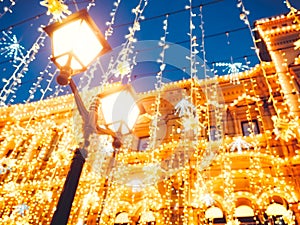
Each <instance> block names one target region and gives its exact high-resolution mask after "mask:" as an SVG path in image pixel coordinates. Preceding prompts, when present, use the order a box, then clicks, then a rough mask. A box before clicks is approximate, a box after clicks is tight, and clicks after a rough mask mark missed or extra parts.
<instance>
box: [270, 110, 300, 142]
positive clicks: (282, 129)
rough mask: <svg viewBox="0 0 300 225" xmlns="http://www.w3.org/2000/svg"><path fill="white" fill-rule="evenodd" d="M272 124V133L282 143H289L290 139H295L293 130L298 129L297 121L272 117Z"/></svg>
mask: <svg viewBox="0 0 300 225" xmlns="http://www.w3.org/2000/svg"><path fill="white" fill-rule="evenodd" d="M272 120H273V122H274V133H275V135H276V139H278V138H281V139H282V140H284V141H286V142H287V141H289V140H290V138H295V137H296V133H295V130H296V129H297V128H298V127H299V124H298V122H297V121H293V120H291V121H290V120H289V119H287V118H279V117H277V116H272Z"/></svg>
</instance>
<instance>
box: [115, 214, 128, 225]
mask: <svg viewBox="0 0 300 225" xmlns="http://www.w3.org/2000/svg"><path fill="white" fill-rule="evenodd" d="M115 223H118V224H124V223H130V219H129V216H128V213H126V212H122V213H120V214H118V215H117V217H116V219H115Z"/></svg>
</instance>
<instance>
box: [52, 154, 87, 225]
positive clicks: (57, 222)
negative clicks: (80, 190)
mask: <svg viewBox="0 0 300 225" xmlns="http://www.w3.org/2000/svg"><path fill="white" fill-rule="evenodd" d="M84 151H85V150H84V149H76V151H75V153H74V156H73V159H72V163H71V166H70V170H69V172H68V175H67V178H66V181H65V184H64V187H63V190H62V192H61V195H60V197H59V200H58V204H57V206H56V210H55V212H54V215H53V217H52V221H51V225H64V224H67V223H68V219H69V216H70V212H71V208H72V203H73V200H74V196H75V193H76V189H77V186H78V182H79V178H80V174H81V171H82V168H83V165H84V163H85V157H84V155H83V152H84Z"/></svg>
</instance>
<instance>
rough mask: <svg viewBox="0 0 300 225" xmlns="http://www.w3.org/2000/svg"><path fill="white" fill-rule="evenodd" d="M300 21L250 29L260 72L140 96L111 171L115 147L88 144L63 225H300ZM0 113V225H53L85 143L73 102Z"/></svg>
mask: <svg viewBox="0 0 300 225" xmlns="http://www.w3.org/2000/svg"><path fill="white" fill-rule="evenodd" d="M298 17H299V16H298V14H293V15H285V16H280V17H274V18H270V19H266V20H260V21H257V22H256V24H255V27H256V32H257V34H258V37H259V38H258V39H257V40H256V43H257V46H258V49H260V57H261V63H260V64H259V65H257V66H256V67H255V68H253V69H251V70H249V71H245V72H241V73H239V74H236V75H235V76H236V77H237V78H238V80H236V81H235V82H234V83H232V82H230V81H231V76H232V75H228V76H222V77H214V78H209V79H203V80H197V79H189V80H182V81H178V82H174V83H169V84H165V85H163V87H162V88H161V89H156V90H154V91H149V92H145V93H138V94H137V96H138V101H139V103H140V104H141V105H142V106H143V108H144V110H145V111H144V112H143V114H142V115H140V117H139V119H138V121H137V123H136V125H135V128H134V130H133V132H132V133H131V134H130V135H128V136H126V137H124V139H123V140H122V141H123V146H122V147H121V148H120V149H119V150H118V151H117V154H116V156H115V162H114V166H113V167H112V166H111V164H110V162H111V158H112V156H113V155H114V154H113V151H114V149H113V148H112V145H111V138H110V137H109V136H107V135H92V136H91V137H90V146H89V149H88V158H87V159H86V163H85V165H84V169H83V171H82V174H81V177H80V182H79V185H78V189H77V192H76V196H75V198H74V202H73V207H72V210H71V215H70V218H69V223H68V224H76V225H81V224H88V225H92V224H189V225H192V224H193V225H195V224H228V225H229V224H289V225H292V224H300V154H299V151H300V150H299V143H298V140H299V138H300V129H299V127H300V126H299V125H300V124H299V113H300V110H299V105H300V103H299V94H300V88H299V82H300V80H299V73H300V66H299V64H300V59H299V53H300V51H299V45H297V41H298V42H299V40H300V39H299V37H300V36H299V34H300V31H299V29H300V25H299V23H298V20H299V19H298ZM264 50H266V52H263V51H264ZM114 85H119V84H113V85H111V86H114ZM111 86H110V87H111ZM86 95H89V94H86ZM0 111H1V114H0V115H1V116H0V129H1V140H0V141H1V142H0V187H1V188H0V200H1V201H0V218H1V220H0V224H50V222H51V218H52V215H53V213H54V211H55V207H56V204H57V202H58V198H59V195H60V193H61V191H62V187H63V184H64V181H65V179H66V176H67V173H68V170H69V167H70V163H71V159H72V155H73V154H74V151H75V149H77V148H78V146H80V143H81V140H82V137H81V134H80V133H81V132H82V127H81V118H80V117H79V115H77V113H76V111H77V110H76V107H75V106H74V102H73V96H71V95H68V96H62V97H58V98H55V99H49V100H44V101H40V102H34V103H30V104H25V105H13V106H9V107H2V108H1V109H0ZM102 120H103V118H102V116H101V115H99V118H98V122H99V123H102Z"/></svg>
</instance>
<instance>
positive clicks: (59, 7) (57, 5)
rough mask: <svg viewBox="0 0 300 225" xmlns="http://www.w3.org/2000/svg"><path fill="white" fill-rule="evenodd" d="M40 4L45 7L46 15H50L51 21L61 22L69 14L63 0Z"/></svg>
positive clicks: (44, 0)
mask: <svg viewBox="0 0 300 225" xmlns="http://www.w3.org/2000/svg"><path fill="white" fill-rule="evenodd" d="M40 4H41V5H42V6H45V7H47V8H48V11H47V15H50V14H52V15H53V19H55V20H57V21H61V20H62V19H63V18H65V17H66V15H70V14H71V11H70V10H68V6H67V5H65V4H64V1H63V0H43V1H41V2H40ZM65 14H66V15H65Z"/></svg>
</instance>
